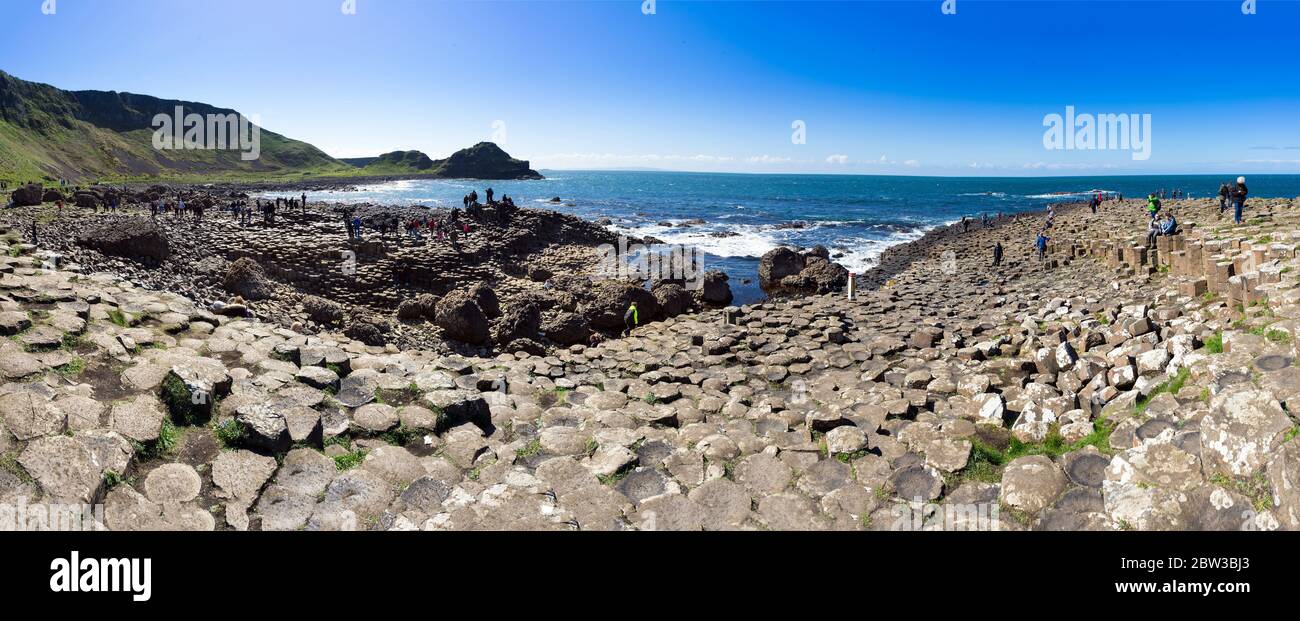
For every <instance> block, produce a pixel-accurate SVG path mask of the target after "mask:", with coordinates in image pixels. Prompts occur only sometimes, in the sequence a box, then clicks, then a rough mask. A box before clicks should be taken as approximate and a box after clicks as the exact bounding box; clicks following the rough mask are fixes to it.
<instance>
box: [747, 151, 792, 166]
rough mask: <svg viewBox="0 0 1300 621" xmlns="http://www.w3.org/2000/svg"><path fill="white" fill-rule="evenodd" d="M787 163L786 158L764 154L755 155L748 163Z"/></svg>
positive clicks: (787, 159)
mask: <svg viewBox="0 0 1300 621" xmlns="http://www.w3.org/2000/svg"><path fill="white" fill-rule="evenodd" d="M789 161H790V158H788V157H773V156H771V155H768V154H766V153H764V154H763V155H755V156H753V157H751V158H749V162H750V163H751V164H784V163H786V162H789Z"/></svg>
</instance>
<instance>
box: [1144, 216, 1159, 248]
mask: <svg viewBox="0 0 1300 621" xmlns="http://www.w3.org/2000/svg"><path fill="white" fill-rule="evenodd" d="M1160 228H1161V226H1160V221H1159V220H1156V219H1152V220H1151V221H1150V222H1149V223H1148V224H1147V248H1155V247H1156V237H1158V236H1159V235H1160Z"/></svg>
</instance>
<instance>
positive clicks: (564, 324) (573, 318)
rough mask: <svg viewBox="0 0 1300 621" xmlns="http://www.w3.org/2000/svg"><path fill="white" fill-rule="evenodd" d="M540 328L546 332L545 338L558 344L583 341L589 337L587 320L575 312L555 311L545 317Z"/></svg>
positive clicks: (589, 331) (589, 330)
mask: <svg viewBox="0 0 1300 621" xmlns="http://www.w3.org/2000/svg"><path fill="white" fill-rule="evenodd" d="M541 328H542V331H543V332H545V333H546V338H548V339H550V340H552V341H554V342H556V343H558V344H560V345H572V344H574V343H585V342H586V341H587V339H588V338H590V337H591V329H590V328H588V327H587V320H586V319H585V318H583V317H582V316H581V315H578V314H576V313H570V312H563V311H561V312H559V313H556V314H554V315H552V316H550V317H549V318H547V319H546V321H545V322H543V323H542V326H541Z"/></svg>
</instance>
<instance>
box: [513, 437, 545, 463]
mask: <svg viewBox="0 0 1300 621" xmlns="http://www.w3.org/2000/svg"><path fill="white" fill-rule="evenodd" d="M541 452H542V441H541V440H539V439H537V438H533V440H532V441H531V442H529V443H528V444H525V445H524V446H522V447H520V448H518V449H516V450H515V458H516V459H528V458H529V457H532V456H534V455H537V454H538V453H541Z"/></svg>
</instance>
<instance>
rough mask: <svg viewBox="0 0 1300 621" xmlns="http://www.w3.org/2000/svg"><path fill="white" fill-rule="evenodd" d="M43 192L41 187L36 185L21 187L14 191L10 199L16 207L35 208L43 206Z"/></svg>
mask: <svg viewBox="0 0 1300 621" xmlns="http://www.w3.org/2000/svg"><path fill="white" fill-rule="evenodd" d="M42 196H43V192H42V191H41V186H39V185H36V184H35V183H29V184H27V185H23V186H19V187H18V189H16V190H14V191H13V193H12V194H10V197H11V198H13V201H14V207H34V206H36V205H40V204H41V198H42Z"/></svg>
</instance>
